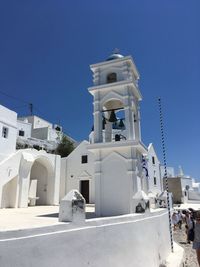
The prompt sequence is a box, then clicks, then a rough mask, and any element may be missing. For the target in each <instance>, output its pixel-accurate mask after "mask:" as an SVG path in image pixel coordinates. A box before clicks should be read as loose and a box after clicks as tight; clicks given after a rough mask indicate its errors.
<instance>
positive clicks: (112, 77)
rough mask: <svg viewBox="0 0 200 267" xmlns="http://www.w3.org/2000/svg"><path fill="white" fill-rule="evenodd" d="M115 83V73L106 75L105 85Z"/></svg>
mask: <svg viewBox="0 0 200 267" xmlns="http://www.w3.org/2000/svg"><path fill="white" fill-rule="evenodd" d="M116 81H117V73H115V72H112V73H109V74H108V75H107V83H114V82H116Z"/></svg>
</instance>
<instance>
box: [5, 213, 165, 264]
mask: <svg viewBox="0 0 200 267" xmlns="http://www.w3.org/2000/svg"><path fill="white" fill-rule="evenodd" d="M63 226H64V230H63ZM61 227H62V228H61ZM45 229H46V233H45ZM59 229H60V230H59ZM22 232H23V231H22ZM0 236H1V235H0ZM16 236H17V237H16V238H13V237H12V239H10V238H11V236H10V235H9V238H5V236H4V239H0V266H4V267H8V266H9V267H27V266H32V267H36V266H42V267H62V266H63V267H72V266H73V267H80V266H81V267H86V266H87V267H88V266H92V267H124V266H126V267H129V266H130V267H133V266H134V267H145V266H146V267H147V266H148V267H158V266H159V265H161V264H162V263H164V262H165V259H166V258H167V257H168V256H169V254H170V234H169V223H168V214H167V210H160V211H156V212H152V213H150V214H139V215H138V214H133V215H124V216H118V217H111V218H98V219H90V220H87V221H86V223H85V224H84V225H79V226H78V225H74V224H69V223H68V224H66V225H65V224H64V225H63V224H62V225H59V226H57V228H56V231H55V228H54V232H50V231H49V230H48V231H47V228H44V232H43V233H42V234H41V229H40V234H36V235H35V234H34V235H33V233H32V232H31V234H30V235H28V233H27V232H26V234H25V236H23V233H22V234H21V236H19V233H18V234H17V235H16Z"/></svg>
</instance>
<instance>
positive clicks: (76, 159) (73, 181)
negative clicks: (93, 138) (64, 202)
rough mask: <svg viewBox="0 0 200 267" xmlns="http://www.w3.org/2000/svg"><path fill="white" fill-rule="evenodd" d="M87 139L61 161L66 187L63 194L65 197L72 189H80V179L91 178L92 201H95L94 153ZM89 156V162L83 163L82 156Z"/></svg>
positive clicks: (64, 185) (63, 184)
mask: <svg viewBox="0 0 200 267" xmlns="http://www.w3.org/2000/svg"><path fill="white" fill-rule="evenodd" d="M88 144H89V143H88V142H87V141H83V142H81V144H80V145H79V146H78V147H76V149H75V150H74V151H73V152H72V153H71V154H70V155H69V156H68V157H66V158H62V161H61V185H62V187H64V188H65V192H63V189H61V191H60V193H61V196H62V197H64V195H63V193H64V194H65V195H66V194H67V193H68V192H69V191H71V190H72V189H77V190H79V191H80V181H81V180H89V187H90V192H89V195H90V199H89V202H90V203H94V194H95V182H94V155H93V154H92V153H91V152H89V151H88V149H87V145H88ZM82 155H87V156H88V163H85V164H82V163H81V156H82Z"/></svg>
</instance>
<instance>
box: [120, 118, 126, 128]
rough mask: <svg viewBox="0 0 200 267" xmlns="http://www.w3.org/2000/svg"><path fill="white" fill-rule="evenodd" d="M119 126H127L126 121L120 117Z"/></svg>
mask: <svg viewBox="0 0 200 267" xmlns="http://www.w3.org/2000/svg"><path fill="white" fill-rule="evenodd" d="M119 127H120V128H124V127H125V125H124V122H123V119H120V122H119Z"/></svg>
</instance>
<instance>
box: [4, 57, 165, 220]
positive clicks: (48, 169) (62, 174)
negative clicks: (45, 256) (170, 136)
mask: <svg viewBox="0 0 200 267" xmlns="http://www.w3.org/2000/svg"><path fill="white" fill-rule="evenodd" d="M90 69H91V71H92V73H93V86H91V87H89V88H88V91H89V93H90V94H91V95H92V96H93V107H94V110H93V129H92V132H91V133H90V135H89V141H86V140H85V141H82V142H81V143H80V144H79V145H78V146H77V147H76V148H75V150H74V151H73V152H72V153H71V154H70V155H69V156H68V157H67V158H60V156H58V155H55V154H52V152H51V151H52V150H53V148H52V145H53V144H54V146H55V142H54V143H53V141H55V140H56V141H58V140H59V138H60V132H59V131H60V128H61V127H58V126H56V127H53V126H52V124H51V123H49V122H47V121H45V120H44V119H41V118H39V117H37V116H32V117H23V118H19V119H18V118H17V114H16V113H15V112H14V111H11V110H9V109H7V108H5V107H3V106H1V118H0V127H1V129H0V130H1V132H2V136H1V139H0V146H1V155H0V156H1V162H0V174H1V188H0V207H1V208H5V207H15V208H17V207H28V206H29V205H31V206H34V205H58V204H59V201H60V200H61V199H62V198H63V197H64V196H65V195H66V194H67V193H68V192H69V191H70V190H72V189H77V190H79V191H80V192H81V194H82V195H83V196H84V198H85V199H86V203H94V204H95V212H96V216H107V215H122V214H129V213H133V212H135V206H134V201H133V200H132V198H133V196H134V195H136V193H138V192H143V193H144V194H146V195H147V196H148V194H150V195H151V197H152V194H153V196H154V197H156V196H158V195H159V194H160V193H161V192H162V182H161V180H160V175H159V170H158V168H159V161H158V158H157V156H156V153H155V150H154V149H153V145H151V146H150V147H149V148H147V147H146V146H145V145H144V144H143V142H142V138H141V127H140V123H141V120H140V106H139V103H140V101H141V100H142V95H141V92H140V90H139V86H138V80H139V73H138V70H137V68H136V66H135V63H134V61H133V59H132V57H131V56H122V55H121V54H119V53H118V52H114V53H113V54H111V55H110V56H109V57H108V58H107V59H106V60H105V61H103V62H100V63H96V64H92V65H91V66H90ZM22 133H23V135H22ZM30 133H32V135H31V136H30ZM42 139H43V140H42ZM16 140H18V143H19V142H20V145H21V144H25V145H26V144H28V143H30V142H31V143H33V146H32V148H26V146H23V147H22V148H21V147H20V149H18V150H16ZM34 142H36V143H34ZM38 143H40V144H41V145H40V146H41V148H42V147H43V146H46V147H47V148H48V149H49V151H48V152H49V153H46V152H45V150H43V149H41V150H39V151H38V150H36V149H34V147H35V144H36V145H37V144H38ZM37 147H38V145H37ZM148 155H150V157H152V158H154V162H153V165H151V164H150V161H148V160H147V158H148ZM155 159H156V160H155ZM147 169H148V170H147ZM152 180H153V182H152Z"/></svg>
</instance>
